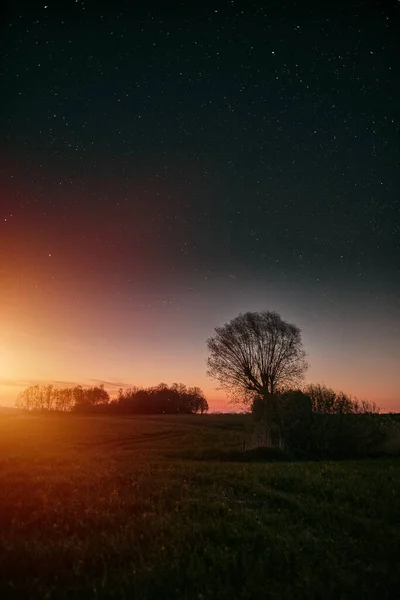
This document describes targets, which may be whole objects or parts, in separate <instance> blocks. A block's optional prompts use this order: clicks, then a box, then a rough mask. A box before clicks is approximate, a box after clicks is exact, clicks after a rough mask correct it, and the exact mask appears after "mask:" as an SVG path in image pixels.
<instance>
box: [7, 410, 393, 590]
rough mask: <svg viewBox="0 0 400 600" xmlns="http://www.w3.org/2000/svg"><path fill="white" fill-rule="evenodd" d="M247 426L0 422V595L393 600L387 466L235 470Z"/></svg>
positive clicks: (205, 420)
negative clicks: (356, 599)
mask: <svg viewBox="0 0 400 600" xmlns="http://www.w3.org/2000/svg"><path fill="white" fill-rule="evenodd" d="M245 421H246V417H244V416H240V415H222V416H220V415H215V416H212V415H211V416H179V415H177V416H170V417H168V416H160V417H110V416H97V417H90V416H77V415H58V416H57V415H48V416H30V415H27V416H13V415H11V416H4V417H1V419H0V598H1V599H4V600H6V599H8V598H21V599H24V600H25V599H29V598H41V599H45V598H57V599H58V598H62V599H64V598H65V599H67V598H68V599H76V598H79V599H80V598H82V599H91V598H116V599H117V598H118V599H124V598H129V599H131V598H135V599H142V598H143V599H148V598H151V599H167V598H173V599H175V598H176V599H197V600H201V599H206V598H209V599H213V600H225V599H227V600H228V599H229V600H235V599H236V598H237V599H251V598H257V599H258V598H291V599H292V598H294V599H298V598H307V599H312V598H334V599H335V600H337V599H339V598H352V599H353V598H360V599H361V598H362V599H365V598H379V599H380V600H382V599H384V598H396V597H398V593H399V584H400V566H399V561H398V560H397V556H400V501H399V492H400V461H399V460H398V459H375V460H362V461H341V462H314V463H312V462H296V463H294V462H293V463H291V462H255V461H252V462H246V460H243V456H242V455H241V454H240V453H239V452H238V451H239V450H240V446H241V440H242V437H243V431H244V428H245V425H246V423H245ZM240 458H241V459H242V460H238V459H240Z"/></svg>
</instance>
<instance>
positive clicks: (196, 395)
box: [16, 383, 208, 414]
mask: <svg viewBox="0 0 400 600" xmlns="http://www.w3.org/2000/svg"><path fill="white" fill-rule="evenodd" d="M16 406H17V407H18V408H22V409H24V410H29V411H32V410H34V411H38V410H39V411H43V410H56V411H76V412H94V411H95V412H112V413H133V414H176V413H186V414H191V413H205V412H207V411H208V403H207V400H206V399H205V397H204V394H203V392H202V390H201V389H200V388H199V387H196V386H194V387H187V386H185V385H184V384H183V383H173V384H172V386H168V385H166V384H165V383H160V384H159V385H158V386H155V387H150V388H138V387H131V388H127V389H125V390H123V389H122V388H121V389H120V390H119V392H118V395H117V397H116V398H114V399H112V400H111V399H110V396H109V394H108V392H107V391H106V390H105V389H104V386H103V385H102V384H101V385H98V386H93V387H89V388H84V387H82V386H81V385H76V386H74V387H71V388H61V389H58V388H55V387H54V386H53V385H33V386H30V387H28V388H27V389H25V390H24V391H23V392H21V393H20V394H19V396H18V398H17V402H16Z"/></svg>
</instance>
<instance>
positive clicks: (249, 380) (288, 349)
mask: <svg viewBox="0 0 400 600" xmlns="http://www.w3.org/2000/svg"><path fill="white" fill-rule="evenodd" d="M215 333H216V335H215V336H214V337H211V338H209V339H208V340H207V346H208V350H209V353H210V354H209V357H208V374H209V375H210V376H211V377H214V378H215V379H217V380H218V381H219V383H220V384H221V386H222V387H223V388H225V389H226V390H227V391H228V392H230V393H231V394H232V395H233V396H234V397H236V398H237V397H238V396H237V395H238V394H239V395H240V400H241V401H244V402H246V401H247V402H249V401H251V400H252V399H253V397H254V395H255V394H257V395H259V396H261V397H267V395H271V394H274V393H275V392H276V391H277V390H279V389H282V388H284V387H290V386H295V385H298V384H299V382H300V381H301V380H302V379H303V378H304V374H305V371H306V370H307V368H308V364H307V362H306V354H305V351H304V349H303V344H302V340H301V332H300V329H299V328H298V327H297V326H296V325H292V324H290V323H286V322H285V321H283V320H282V319H281V317H280V316H279V315H278V314H277V313H276V312H269V311H264V312H247V313H245V314H240V315H239V316H237V317H236V318H235V319H233V320H232V321H230V322H229V323H226V324H225V325H224V326H222V327H216V329H215Z"/></svg>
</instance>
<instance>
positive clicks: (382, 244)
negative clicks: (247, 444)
mask: <svg viewBox="0 0 400 600" xmlns="http://www.w3.org/2000/svg"><path fill="white" fill-rule="evenodd" d="M136 4H137V3H135V2H130V3H123V2H118V0H116V1H115V2H108V3H103V2H84V1H76V2H74V1H73V0H70V1H69V2H60V1H57V2H56V1H50V0H49V1H48V3H47V2H46V0H43V2H40V3H39V2H35V1H33V2H29V3H25V4H24V3H23V2H22V3H21V2H15V3H11V2H10V3H9V8H8V9H6V12H5V13H4V14H3V20H2V27H1V29H2V32H1V33H2V42H1V44H2V48H1V50H2V52H1V55H2V58H1V63H0V66H1V89H2V95H1V111H0V130H1V132H2V135H1V145H2V147H1V178H0V404H13V403H14V401H15V397H16V395H17V393H18V392H19V391H20V389H21V388H23V387H25V386H26V385H29V384H30V383H35V382H39V381H40V382H50V381H57V382H65V384H66V385H69V384H70V383H71V382H81V383H83V384H86V383H87V384H92V383H93V382H95V381H96V382H97V381H104V382H105V383H106V386H107V389H109V390H110V391H111V392H113V391H114V390H115V389H117V388H118V387H119V385H120V384H122V385H127V384H136V385H154V384H158V383H159V382H160V381H165V382H166V383H172V382H174V381H182V382H184V383H186V384H188V385H199V386H200V387H202V388H203V389H204V391H205V392H206V396H207V399H208V401H209V404H210V407H211V409H219V408H221V407H224V406H225V407H226V406H227V404H226V400H225V396H224V394H223V393H222V392H221V391H218V390H217V389H216V388H217V384H216V383H215V382H213V381H211V380H208V379H207V377H206V357H207V350H206V344H205V341H206V339H207V337H209V336H210V335H212V334H213V329H214V327H216V326H219V325H222V324H223V323H224V322H226V321H227V320H229V319H231V318H233V317H235V316H236V315H237V314H238V313H239V312H246V311H248V310H275V311H277V312H278V313H279V314H280V315H281V316H282V318H283V319H284V320H286V321H289V322H293V323H295V324H296V325H298V326H299V327H300V328H301V329H302V333H303V341H304V345H305V349H306V351H307V352H308V360H309V362H310V364H311V368H310V369H309V372H308V375H307V381H310V382H324V383H325V384H327V385H329V386H332V387H334V388H335V389H343V390H344V391H345V392H348V393H350V394H354V395H355V396H357V397H359V398H365V399H367V400H372V401H376V402H377V403H378V404H379V405H380V406H381V407H383V408H384V409H386V410H400V393H399V387H400V386H399V383H400V374H399V366H400V365H399V362H400V360H399V359H400V192H399V190H400V136H399V133H400V126H399V116H400V100H399V90H398V85H399V81H400V34H399V30H400V4H399V3H398V2H392V3H390V2H378V1H376V2H372V1H369V2H368V1H364V2H361V1H359V2H357V1H354V2H352V1H349V2H347V3H344V2H343V3H341V2H339V3H334V2H332V3H328V4H327V3H322V2H320V3H315V4H314V3H313V4H311V3H307V2H304V3H303V2H299V3H296V2H282V1H281V2H276V3H275V2H248V3H239V2H233V1H232V2H225V3H214V4H210V3H207V2H203V3H202V4H200V3H180V5H178V4H177V3H175V4H174V3H167V2H166V3H165V5H167V4H169V5H170V8H169V9H167V8H164V9H162V8H159V7H158V8H156V7H155V6H156V5H154V8H151V2H150V3H141V4H143V5H147V6H148V7H149V8H148V9H145V8H140V9H138V8H136V7H135V5H136ZM196 4H197V5H198V6H202V7H201V8H195V6H196ZM188 5H189V6H191V8H188V7H187V6H188ZM300 5H301V7H300ZM161 6H162V4H161Z"/></svg>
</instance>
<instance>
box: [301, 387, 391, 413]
mask: <svg viewBox="0 0 400 600" xmlns="http://www.w3.org/2000/svg"><path fill="white" fill-rule="evenodd" d="M304 393H305V394H306V395H307V396H308V397H309V398H310V399H311V403H312V409H313V412H316V413H323V414H328V415H347V414H366V413H372V414H374V413H378V412H379V408H378V407H377V406H376V404H375V403H370V402H367V401H366V400H357V399H356V398H352V397H351V396H349V395H347V394H345V393H344V392H336V391H335V390H333V389H332V388H329V387H327V386H326V385H323V384H320V383H317V384H314V383H310V384H308V385H306V386H305V387H304Z"/></svg>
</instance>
